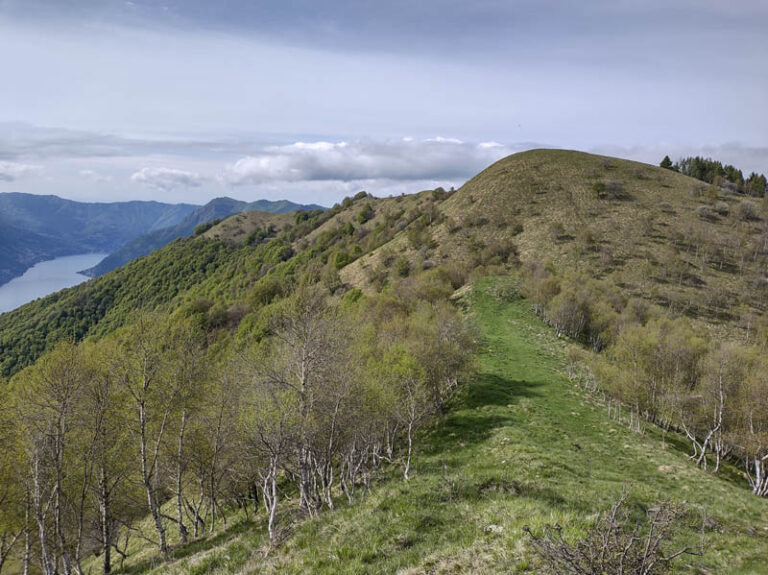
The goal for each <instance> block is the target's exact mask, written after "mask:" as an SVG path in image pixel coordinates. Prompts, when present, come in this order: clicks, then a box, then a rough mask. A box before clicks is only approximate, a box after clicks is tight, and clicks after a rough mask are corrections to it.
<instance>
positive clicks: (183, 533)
mask: <svg viewBox="0 0 768 575" xmlns="http://www.w3.org/2000/svg"><path fill="white" fill-rule="evenodd" d="M186 427H187V410H186V409H182V410H181V427H180V428H179V443H178V448H177V450H176V513H177V520H176V521H177V523H178V526H179V539H181V543H182V545H186V544H187V534H188V531H187V527H186V525H184V501H183V498H184V495H183V487H184V432H185V431H186Z"/></svg>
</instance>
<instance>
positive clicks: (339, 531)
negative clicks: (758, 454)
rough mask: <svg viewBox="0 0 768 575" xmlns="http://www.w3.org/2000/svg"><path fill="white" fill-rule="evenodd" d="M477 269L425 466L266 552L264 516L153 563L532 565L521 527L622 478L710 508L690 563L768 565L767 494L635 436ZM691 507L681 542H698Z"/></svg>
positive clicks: (191, 567)
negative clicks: (452, 385) (473, 362)
mask: <svg viewBox="0 0 768 575" xmlns="http://www.w3.org/2000/svg"><path fill="white" fill-rule="evenodd" d="M499 281H501V280H494V279H486V280H482V281H480V282H478V284H477V285H476V286H475V289H474V291H473V293H472V295H471V296H469V297H470V299H471V306H470V309H471V313H473V315H474V316H475V318H476V320H477V323H478V326H479V328H480V329H481V331H482V333H483V335H484V337H485V343H484V345H485V347H484V350H483V352H482V354H481V357H480V366H479V374H478V376H477V378H476V380H475V381H474V382H472V383H470V384H468V385H467V386H466V387H465V388H464V390H463V392H462V393H461V394H460V395H459V396H458V397H457V398H456V399H455V401H454V402H453V405H452V407H451V410H450V412H449V413H448V414H447V415H446V416H444V418H443V419H442V421H440V422H439V423H438V424H437V425H436V426H435V427H434V429H433V430H432V431H431V432H430V433H428V434H427V436H426V437H425V438H424V439H423V440H422V442H421V444H420V451H419V453H418V455H417V460H416V473H415V477H414V478H413V479H412V480H411V481H410V482H408V483H403V482H402V481H400V480H399V479H398V477H397V474H396V473H395V472H394V471H393V472H391V474H389V475H388V476H385V477H382V478H380V480H379V481H378V483H377V484H376V485H375V486H374V488H373V490H372V492H371V493H370V494H369V495H368V496H367V497H366V498H365V499H364V500H363V501H361V502H358V503H356V504H354V505H351V506H344V507H341V508H339V509H337V510H336V511H334V512H332V513H326V514H324V515H323V516H321V517H319V518H317V519H314V520H312V521H308V522H305V523H303V524H301V525H299V526H298V527H297V529H296V532H295V533H294V535H293V537H291V538H290V539H289V540H288V542H287V543H286V544H285V545H284V546H283V547H282V548H280V549H279V550H278V551H276V552H273V553H271V554H270V555H269V556H267V557H266V558H265V557H263V556H262V555H261V554H260V553H258V552H257V551H256V550H257V549H259V548H260V547H261V546H262V545H263V544H264V535H263V529H262V526H261V525H252V526H251V528H249V529H243V526H242V525H240V526H238V527H237V528H236V531H237V534H236V535H235V534H234V533H233V536H232V538H231V539H226V538H223V539H224V542H223V543H220V544H217V546H215V547H214V548H213V549H210V550H208V551H206V552H205V553H204V554H199V555H195V556H191V557H189V558H185V559H181V560H179V561H177V562H176V563H175V564H174V565H172V566H169V565H165V566H163V567H160V568H158V569H157V570H156V572H157V573H172V572H179V573H188V572H189V573H238V572H246V573H273V572H274V573H297V574H298V573H328V574H331V573H333V574H335V573H350V574H353V573H354V574H359V573H403V574H412V573H413V574H415V573H496V572H507V573H515V572H535V571H536V565H535V563H532V562H531V560H530V558H529V552H528V549H527V545H526V542H525V536H524V533H523V531H522V528H523V526H525V525H530V526H531V527H532V528H533V529H534V530H535V529H536V528H538V527H540V526H542V525H543V524H545V523H559V524H560V525H562V526H564V527H565V529H566V532H567V533H569V534H578V533H581V532H583V530H584V528H585V526H586V525H587V524H588V523H589V521H590V520H591V518H593V517H594V514H595V513H596V512H598V511H600V510H602V509H605V508H607V507H609V506H610V504H611V503H612V502H613V501H614V500H615V499H616V498H617V497H618V496H619V494H620V493H621V491H622V488H623V486H625V485H626V486H627V488H628V489H630V493H631V495H630V501H631V503H632V504H633V505H635V506H637V507H638V508H641V507H643V506H648V505H651V504H653V502H655V501H658V500H659V499H663V498H670V499H674V500H676V501H686V502H688V504H689V506H690V507H691V509H692V510H694V513H693V514H692V515H697V516H698V515H700V514H701V513H705V514H706V516H707V518H708V519H707V523H706V529H705V532H704V534H703V537H704V540H705V547H706V550H707V552H706V555H705V556H704V557H703V558H699V557H695V558H692V559H684V560H682V561H680V562H679V563H678V569H679V570H680V571H681V572H689V573H713V574H715V573H716V574H721V573H734V574H747V573H750V574H752V573H754V574H760V573H763V574H765V573H768V501H765V500H760V499H757V498H755V497H753V496H752V495H751V494H750V493H749V492H748V491H747V490H745V489H743V488H742V487H740V486H738V485H736V484H734V483H732V482H729V481H726V480H724V479H720V478H718V477H715V476H713V475H711V474H709V473H706V472H703V471H700V470H698V469H696V468H695V467H694V466H693V465H692V464H690V463H689V462H688V461H686V457H685V454H684V453H683V452H682V451H681V450H680V447H679V445H676V444H675V443H671V442H670V441H668V440H667V441H666V442H665V441H663V440H662V437H661V435H660V434H659V433H658V432H656V431H655V430H651V431H650V432H649V433H648V434H647V435H645V436H639V435H637V434H636V433H634V432H632V431H630V430H629V429H627V427H626V426H625V425H623V424H621V423H618V422H616V421H614V420H611V419H609V418H608V416H607V414H606V411H605V409H604V408H603V407H602V406H601V405H600V404H599V403H596V402H593V401H592V400H591V399H590V398H589V397H588V396H586V395H585V394H584V393H582V392H581V391H579V390H578V389H576V388H575V387H574V385H573V384H572V383H570V382H569V381H568V380H567V378H566V377H565V376H564V375H563V373H564V367H565V349H566V346H567V344H566V343H565V342H563V341H559V340H557V338H555V337H554V334H553V333H552V330H550V329H549V328H547V327H546V326H545V325H544V324H542V323H541V322H540V321H539V320H538V318H536V317H535V316H534V315H533V314H532V313H531V311H530V306H529V305H528V304H527V302H525V301H521V300H516V301H511V302H503V301H499V300H498V299H496V298H495V297H494V296H493V295H492V293H493V292H494V287H495V286H496V285H497V284H498V282H499ZM699 526H700V521H698V520H697V519H696V518H695V517H692V518H691V521H690V524H689V525H688V524H686V525H685V529H686V530H685V531H684V532H683V533H682V535H681V541H686V542H688V543H698V541H699V537H700V536H701V535H700V533H699V530H698V527H699Z"/></svg>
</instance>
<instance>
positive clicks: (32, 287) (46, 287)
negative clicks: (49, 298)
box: [0, 254, 107, 313]
mask: <svg viewBox="0 0 768 575" xmlns="http://www.w3.org/2000/svg"><path fill="white" fill-rule="evenodd" d="M106 256H107V254H81V255H77V256H66V257H63V258H56V259H55V260H48V261H47V262H40V263H39V264H37V265H35V266H33V267H31V268H29V269H28V270H27V271H26V272H25V273H24V275H23V276H20V277H17V278H14V279H12V280H11V281H9V282H8V283H7V284H5V285H2V286H0V313H3V312H6V311H11V310H12V309H16V308H17V307H19V306H22V305H24V304H25V303H27V302H30V301H32V300H35V299H37V298H40V297H43V296H46V295H48V294H51V293H53V292H57V291H59V290H61V289H64V288H68V287H72V286H75V285H77V284H79V283H82V282H84V281H85V280H87V279H88V277H87V276H84V275H82V274H79V273H77V272H79V271H80V270H86V269H88V268H91V267H93V266H95V265H96V264H97V263H99V262H100V261H101V260H103V259H104V258H105V257H106Z"/></svg>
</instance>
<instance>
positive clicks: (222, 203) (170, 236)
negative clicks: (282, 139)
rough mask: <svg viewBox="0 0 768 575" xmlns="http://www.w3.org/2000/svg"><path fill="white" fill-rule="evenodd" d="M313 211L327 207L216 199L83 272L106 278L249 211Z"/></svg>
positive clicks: (132, 242)
mask: <svg viewBox="0 0 768 575" xmlns="http://www.w3.org/2000/svg"><path fill="white" fill-rule="evenodd" d="M314 209H324V208H321V207H320V206H317V205H314V204H312V205H301V204H295V203H293V202H290V201H288V200H278V201H271V200H258V201H255V202H243V201H239V200H234V199H232V198H226V197H225V198H216V199H214V200H211V201H210V202H208V203H207V204H205V205H204V206H202V207H200V208H198V209H196V210H195V211H193V212H191V213H189V214H187V216H186V217H185V218H184V219H183V220H181V221H180V222H177V223H176V224H175V225H171V226H168V227H164V228H162V229H155V230H152V231H150V232H148V233H146V234H144V235H142V236H140V237H138V238H136V239H134V240H133V241H131V242H129V243H127V244H126V245H124V246H122V247H121V248H120V249H118V250H117V251H115V252H113V253H111V254H110V255H109V256H107V257H106V258H104V259H103V260H102V261H101V262H100V263H99V264H98V265H96V266H94V267H92V268H90V269H88V270H85V271H84V272H83V273H84V274H86V275H88V276H91V277H98V276H100V275H104V274H105V273H107V272H109V271H112V270H113V269H115V268H118V267H120V266H123V265H125V264H127V263H128V262H130V261H131V260H135V259H136V258H140V257H142V256H145V255H147V254H149V253H151V252H153V251H154V250H157V249H160V248H162V247H163V246H164V245H166V244H168V243H170V242H172V241H173V240H176V239H179V238H183V237H187V236H190V235H192V234H193V233H194V231H195V228H196V227H197V226H199V225H201V224H205V223H208V222H211V221H213V220H217V219H224V218H228V217H229V216H232V215H235V214H239V213H242V212H248V211H261V212H268V213H275V214H280V213H286V212H292V211H297V210H314Z"/></svg>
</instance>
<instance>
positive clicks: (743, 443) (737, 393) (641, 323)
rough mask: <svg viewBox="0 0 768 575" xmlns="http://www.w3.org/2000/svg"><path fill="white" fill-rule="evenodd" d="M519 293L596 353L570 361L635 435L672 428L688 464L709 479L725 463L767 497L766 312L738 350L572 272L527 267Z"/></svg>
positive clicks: (754, 321) (560, 332)
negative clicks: (582, 368)
mask: <svg viewBox="0 0 768 575" xmlns="http://www.w3.org/2000/svg"><path fill="white" fill-rule="evenodd" d="M522 292H523V294H524V295H525V296H526V297H527V298H529V299H530V300H531V301H532V303H533V307H534V310H535V311H536V312H537V313H538V314H539V315H540V316H542V317H543V318H544V319H545V320H546V321H547V322H549V323H550V324H551V325H553V326H554V327H555V328H556V329H557V331H558V335H565V336H568V337H571V338H574V339H576V340H579V341H581V342H582V343H583V344H585V345H587V346H589V347H591V348H592V349H593V350H594V351H600V352H602V353H600V354H599V355H598V356H597V359H594V358H585V357H583V356H582V354H578V353H576V354H575V355H574V357H573V359H574V364H575V365H582V364H584V363H586V364H588V365H589V368H588V373H589V376H588V377H587V378H586V379H585V384H586V386H587V387H588V388H589V389H591V390H592V391H601V392H603V393H604V394H605V395H606V396H607V397H608V398H610V400H609V403H608V405H609V409H611V410H612V412H613V413H614V414H615V415H616V416H617V417H620V416H621V413H622V410H623V411H624V416H625V417H629V420H630V424H631V425H632V427H633V428H634V429H635V430H636V431H638V432H642V431H643V430H644V429H645V426H646V425H647V424H649V423H650V424H655V425H657V426H660V427H662V428H663V429H665V430H673V431H676V432H679V433H680V434H681V435H682V436H684V437H685V438H686V439H687V441H688V442H689V443H690V447H691V454H690V459H691V460H693V461H694V462H695V463H696V465H698V466H700V467H702V468H704V469H707V468H710V466H712V467H711V469H712V470H713V471H714V472H715V473H717V472H718V471H719V470H720V469H721V464H722V462H723V461H725V460H728V461H730V462H732V463H734V464H735V465H737V466H739V467H741V469H742V470H743V472H744V476H745V477H746V478H747V481H748V482H749V485H750V487H751V489H752V492H753V493H755V494H756V495H759V496H762V497H765V496H768V355H766V350H767V349H768V313H764V314H763V315H762V316H760V317H757V318H753V319H752V321H751V322H750V325H749V326H748V330H749V339H748V343H742V344H739V343H733V342H723V341H719V340H718V339H715V338H712V337H710V335H709V334H708V332H706V331H704V330H701V329H700V328H699V329H697V328H696V327H695V326H694V325H693V324H692V322H691V321H690V320H688V319H686V318H670V317H667V316H666V315H665V314H662V313H659V312H657V311H654V309H653V308H651V307H650V306H649V305H648V304H647V303H646V302H644V301H642V300H637V299H631V298H627V297H625V296H623V295H622V294H621V293H620V292H618V291H617V290H616V289H615V288H613V287H612V286H609V285H607V284H606V283H605V282H602V281H599V280H595V279H590V278H587V277H584V276H581V275H578V274H573V275H565V276H558V275H556V274H555V273H554V272H553V271H552V270H550V269H547V268H545V267H543V266H539V265H530V266H528V267H527V268H525V270H524V281H523V284H522ZM578 372H579V370H578V369H573V370H572V375H574V376H575V375H576V374H577V373H578Z"/></svg>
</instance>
